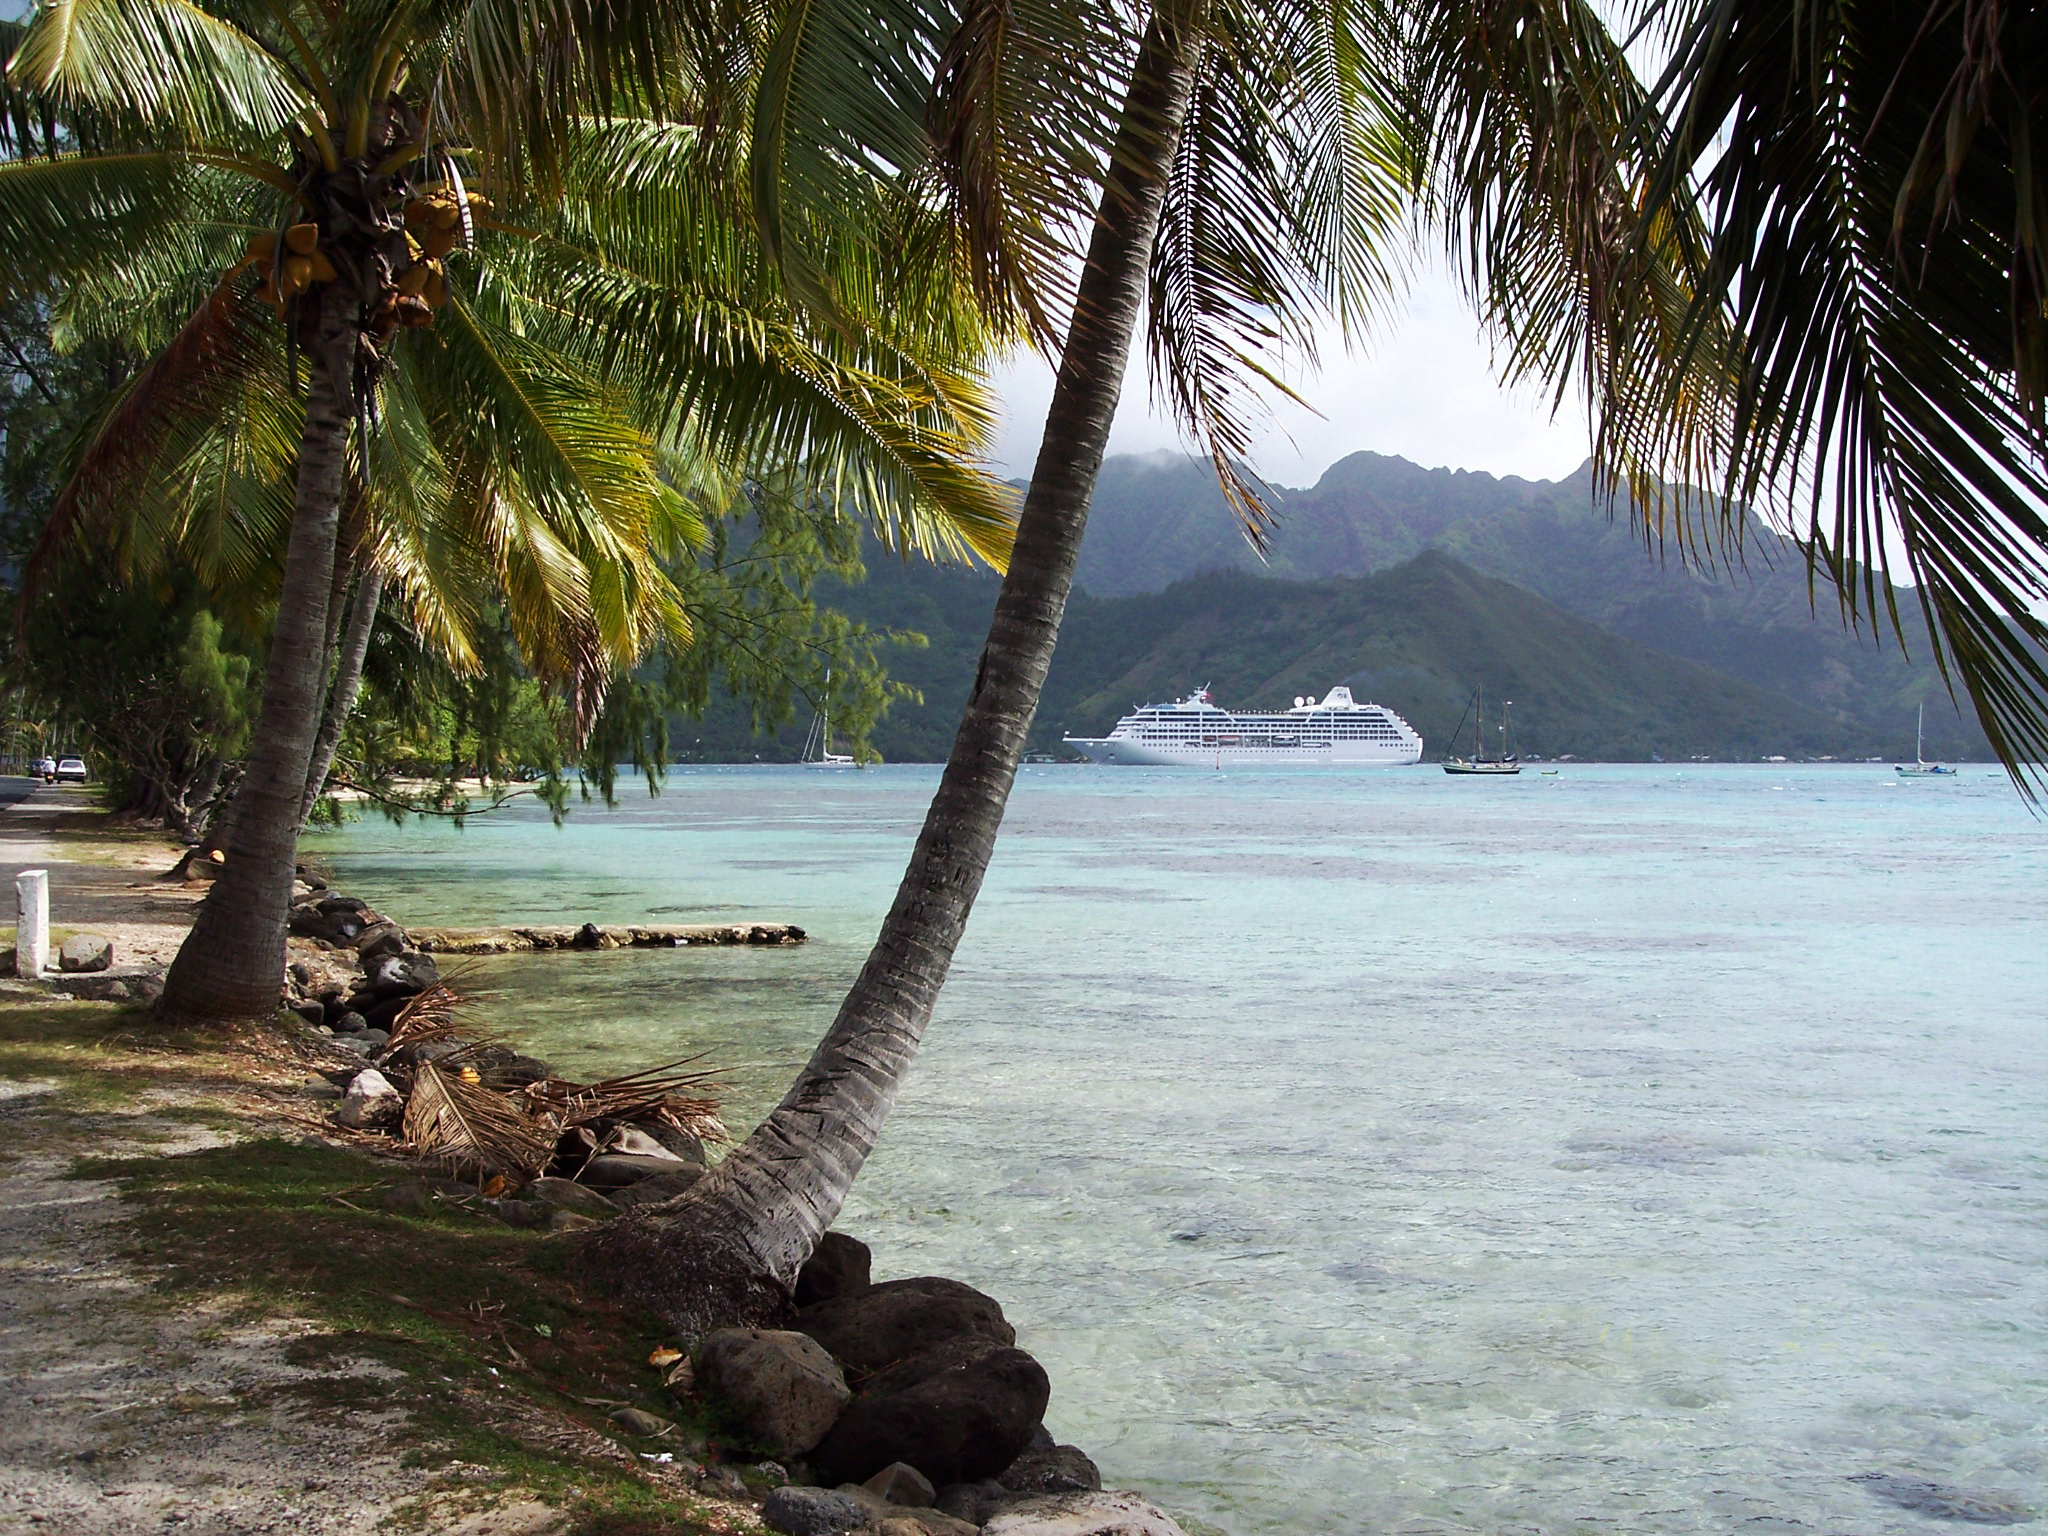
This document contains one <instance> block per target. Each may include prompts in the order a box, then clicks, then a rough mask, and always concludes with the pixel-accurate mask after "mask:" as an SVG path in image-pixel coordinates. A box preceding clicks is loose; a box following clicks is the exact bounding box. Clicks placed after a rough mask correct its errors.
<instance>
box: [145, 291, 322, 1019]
mask: <svg viewBox="0 0 2048 1536" xmlns="http://www.w3.org/2000/svg"><path fill="white" fill-rule="evenodd" d="M313 291H314V293H315V294H317V295H318V302H319V306H320V313H319V318H318V330H317V332H316V334H315V337H314V340H313V344H312V346H311V347H310V348H308V357H307V360H308V362H309V364H310V370H309V378H308V383H307V393H306V426H305V435H304V436H303V437H302V438H301V440H300V443H299V478H298V497H297V504H296V506H295V508H294V510H293V513H292V534H291V545H290V548H289V550H288V551H287V553H286V555H285V563H284V586H283V589H282V590H281V591H280V593H279V595H278V604H277V627H276V629H275V631H274V632H273V633H272V636H271V641H270V663H269V667H268V669H267V671H266V672H265V674H264V678H263V706H262V710H261V713H260V714H258V716H257V720H256V732H255V737H254V740H253V742H252V744H251V746H250V749H249V760H248V764H247V766H246V767H245V769H244V770H243V776H242V783H241V786H240V788H239V789H238V791H237V792H236V795H235V800H234V806H233V809H232V811H231V813H230V825H229V829H228V835H227V841H226V844H225V846H224V850H223V851H224V852H225V854H226V862H225V863H224V864H223V866H222V868H221V873H220V878H219V879H218V880H216V881H214V883H213V889H212V891H210V892H209V893H208V895H207V898H206V903H205V905H204V906H202V907H201V908H200V909H199V919H198V921H197V922H195V923H194V924H193V925H192V931H191V932H190V933H189V934H187V935H186V936H185V942H184V944H183V946H182V947H181V948H180V949H179V950H178V957H177V959H176V960H174V961H172V962H171V970H170V974H169V975H168V976H167V977H166V978H165V980H164V995H163V999H162V1001H161V1002H160V1003H159V1004H158V1007H159V1009H160V1011H161V1012H162V1013H164V1014H165V1015H167V1016H171V1017H179V1018H192V1019H208V1020H210V1019H230V1018H268V1017H269V1016H270V1015H271V1014H273V1013H275V1012H276V1011H277V1006H278V998H279V995H280V993H281V991H282V989H283V985H284V925H285V917H286V914H287V912H288V910H289V908H290V905H291V892H292V874H293V868H294V862H295V858H296V855H297V852H298V844H299V804H300V801H301V800H302V799H303V798H304V795H305V790H306V765H307V762H308V760H309V759H310V758H311V757H312V753H313V739H314V734H315V732H316V731H317V730H318V728H319V724H320V718H319V717H320V701H321V697H322V693H323V688H322V685H323V684H324V683H325V682H326V679H327V651H326V641H327V613H328V607H329V602H330V592H331V587H332V583H333V579H334V558H335V539H336V535H337V533H338V531H339V526H340V517H341V500H342V483H343V475H344V472H345V470H346V468H347V461H348V434H349V428H350V427H351V426H352V425H353V424H354V421H355V362H356V344H357V336H358V335H359V333H360V330H361V319H360V315H359V313H358V311H359V309H360V307H361V306H360V305H359V303H358V302H357V300H356V297H355V295H354V294H353V293H349V292H346V291H345V285H344V284H342V283H327V284H323V285H322V286H321V287H319V288H317V289H315V290H313Z"/></svg>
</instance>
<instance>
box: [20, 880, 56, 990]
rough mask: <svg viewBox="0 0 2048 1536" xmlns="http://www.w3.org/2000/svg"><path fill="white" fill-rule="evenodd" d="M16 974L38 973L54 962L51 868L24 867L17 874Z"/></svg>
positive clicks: (41, 972) (36, 975) (28, 974)
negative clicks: (51, 932) (52, 953)
mask: <svg viewBox="0 0 2048 1536" xmlns="http://www.w3.org/2000/svg"><path fill="white" fill-rule="evenodd" d="M14 894H15V895H16V897H17V898H19V900H18V904H17V906H16V908H15V910H16V913H17V914H18V915H17V917H16V919H15V924H14V974H15V975H17V976H27V977H31V978H33V977H38V976H41V975H42V974H43V967H44V966H46V965H48V964H49V963H50V872H49V871H48V870H46V869H24V870H23V871H22V872H21V873H20V874H18V875H16V876H15V877H14Z"/></svg>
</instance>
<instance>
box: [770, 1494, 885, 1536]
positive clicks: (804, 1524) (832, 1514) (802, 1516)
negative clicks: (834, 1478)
mask: <svg viewBox="0 0 2048 1536" xmlns="http://www.w3.org/2000/svg"><path fill="white" fill-rule="evenodd" d="M761 1522H762V1524H764V1525H766V1526H767V1527H768V1529H769V1530H771V1531H781V1532H783V1533H784V1536H844V1533H845V1532H847V1531H852V1530H858V1529H859V1528H860V1527H861V1526H863V1525H866V1524H867V1523H868V1507H867V1505H865V1504H863V1503H862V1502H861V1501H860V1500H859V1499H856V1498H855V1497H854V1496H853V1495H852V1494H850V1493H834V1492H832V1491H831V1490H830V1489H827V1488H777V1489H775V1490H774V1491H773V1492H771V1493H770V1494H769V1495H768V1497H767V1498H766V1499H764V1500H762V1501H761Z"/></svg>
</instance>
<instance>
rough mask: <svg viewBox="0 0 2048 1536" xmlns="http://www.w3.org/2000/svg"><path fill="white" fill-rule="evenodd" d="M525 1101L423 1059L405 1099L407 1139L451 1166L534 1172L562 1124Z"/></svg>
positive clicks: (422, 1152) (550, 1149)
mask: <svg viewBox="0 0 2048 1536" xmlns="http://www.w3.org/2000/svg"><path fill="white" fill-rule="evenodd" d="M444 1059H445V1058H444ZM529 1102H530V1101H528V1100H527V1099H525V1098H524V1097H523V1096H521V1095H517V1094H505V1093H499V1092H498V1091H497V1090H496V1089H493V1088H489V1087H486V1086H485V1085H484V1084H482V1083H480V1082H478V1083H471V1082H465V1081H464V1080H463V1078H462V1077H461V1075H460V1072H459V1070H458V1071H443V1070H442V1069H441V1068H440V1067H439V1066H438V1065H437V1064H436V1063H433V1062H426V1061H423V1062H421V1063H420V1064H419V1066H418V1068H417V1069H416V1070H415V1071H414V1073H413V1084H412V1097H411V1098H409V1099H408V1100H407V1101H406V1105H405V1139H406V1141H407V1142H408V1143H410V1144H411V1146H412V1148H413V1150H415V1151H416V1152H418V1153H420V1155H422V1156H424V1157H432V1158H438V1159H440V1160H441V1161H443V1162H445V1163H447V1164H449V1165H450V1166H451V1167H454V1168H458V1169H466V1168H474V1169H478V1170H480V1171H483V1172H486V1173H521V1174H529V1175H530V1174H537V1173H539V1172H540V1171H541V1170H542V1169H544V1168H545V1167H547V1165H548V1160H549V1159H550V1158H552V1157H553V1156H554V1152H555V1140H556V1137H557V1135H558V1134H559V1132H560V1127H559V1126H558V1124H557V1123H556V1121H555V1120H554V1118H553V1117H552V1116H551V1115H548V1114H546V1113H541V1114H535V1113H533V1112H532V1110H531V1109H529V1107H528V1105H529Z"/></svg>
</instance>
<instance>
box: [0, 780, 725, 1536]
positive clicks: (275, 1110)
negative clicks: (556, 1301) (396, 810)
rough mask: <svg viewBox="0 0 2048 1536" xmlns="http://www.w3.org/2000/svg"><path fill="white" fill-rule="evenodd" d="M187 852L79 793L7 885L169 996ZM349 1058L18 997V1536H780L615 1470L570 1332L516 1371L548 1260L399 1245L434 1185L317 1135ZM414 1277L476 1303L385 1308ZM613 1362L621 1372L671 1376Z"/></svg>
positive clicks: (2, 1154)
mask: <svg viewBox="0 0 2048 1536" xmlns="http://www.w3.org/2000/svg"><path fill="white" fill-rule="evenodd" d="M178 851H179V850H178V849H177V847H176V846H175V845H173V844H171V843H170V842H168V841H167V840H165V839H164V838H163V837H161V836H160V835H151V834H147V833H138V832H128V831H122V830H117V829H111V828H109V827H107V825H106V818H105V817H104V815H103V814H102V813H100V812H99V811H97V810H96V809H94V808H93V806H92V803H91V798H90V795H89V793H88V792H84V791H80V790H76V789H71V788H68V787H42V788H38V789H37V790H35V791H34V793H33V794H32V795H31V796H30V797H29V799H28V800H26V801H25V802H21V803H17V804H13V805H9V806H7V807H6V808H5V809H4V810H0V866H4V874H5V876H6V878H7V884H8V885H11V882H12V876H13V875H14V874H15V873H16V872H18V871H20V870H22V869H26V868H43V869H47V870H48V871H49V873H50V887H51V908H52V912H51V917H52V924H51V926H52V929H53V932H54V934H62V933H64V932H65V931H90V932H94V933H99V934H103V935H105V936H106V937H108V938H110V939H111V940H112V941H113V942H114V945H115V950H116V958H117V970H121V969H137V968H142V967H161V966H163V965H165V964H167V963H168V962H169V960H170V958H171V956H172V955H173V954H174V953H175V951H176V948H177V945H178V943H179V941H180V940H181V939H182V938H183V936H184V934H185V932H186V930H187V928H188V927H189V925H190V922H191V915H192V912H193V909H194V908H195V906H196V904H197V903H198V901H199V900H200V899H201V897H202V896H203V894H204V889H205V888H204V887H190V888H188V887H186V886H185V885H183V884H182V883H180V882H174V881H168V880H164V879H163V878H162V874H163V871H165V870H166V869H168V868H169V867H170V866H171V864H172V863H173V862H174V860H175V858H176V856H177V853H178ZM0 901H5V902H6V903H7V904H8V905H9V906H10V907H11V903H12V896H11V892H10V891H9V890H8V889H7V885H0ZM7 915H8V916H10V917H11V916H12V912H11V911H9V912H8V913H7ZM0 942H7V943H11V942H12V934H11V931H10V932H9V933H7V934H5V935H0ZM330 1054H331V1053H329V1052H326V1051H323V1049H322V1047H321V1044H320V1042H318V1041H313V1040H307V1039H300V1038H298V1037H295V1036H293V1035H291V1034H290V1033H289V1032H286V1031H270V1030H260V1029H259V1030H254V1031H249V1032H242V1033H222V1034H219V1035H213V1034H208V1033H199V1034H192V1035H180V1034H173V1033H171V1032H167V1031H165V1030H164V1029H163V1028H162V1026H160V1025H158V1024H157V1023H156V1021H155V1020H154V1019H152V1018H150V1017H149V1016H148V1015H147V1014H146V1013H145V1012H143V1011H141V1010H140V1009H138V1008H135V1007H133V1006H129V1005H121V1004H108V1003H97V1002H83V1001H74V1000H70V999H67V998H64V997H60V996H54V995H52V994H51V992H50V991H49V990H48V989H47V987H46V986H43V985H38V984H35V983H31V982H24V981H17V980H15V979H14V978H13V977H11V976H8V977H5V978H0V1395H4V1397H5V1400H6V1402H7V1404H8V1411H7V1412H6V1413H4V1414H0V1536H14V1533H22V1536H27V1533H42V1532H60V1531H61V1532H65V1533H67V1536H69V1533H77V1536H123V1533H133V1532H162V1531H178V1532H181V1533H191V1536H256V1533H259V1532H308V1533H320V1536H375V1533H378V1532H383V1531H389V1530H392V1529H402V1530H429V1531H434V1532H437V1533H446V1536H458V1533H459V1536H566V1533H568V1532H570V1531H572V1530H574V1531H581V1530H585V1529H593V1528H600V1527H601V1528H602V1529H605V1530H625V1529H627V1528H628V1526H627V1525H626V1524H622V1523H620V1522H621V1521H622V1520H624V1519H625V1518H626V1516H625V1514H624V1513H623V1512H624V1511H628V1510H630V1511H636V1512H641V1513H643V1514H644V1515H645V1516H646V1517H648V1518H647V1523H645V1524H634V1525H631V1527H630V1528H631V1529H633V1530H636V1531H638V1530H645V1531H647V1532H649V1533H654V1532H657V1531H658V1532H661V1533H664V1536H666V1533H675V1536H747V1533H755V1532H759V1531H760V1530H761V1527H760V1525H759V1523H758V1521H757V1520H756V1519H755V1518H754V1511H753V1508H752V1506H751V1505H750V1504H749V1503H747V1502H745V1501H743V1500H739V1501H727V1500H724V1499H722V1498H720V1497H718V1496H717V1495H716V1494H715V1493H712V1492H707V1490H706V1489H704V1488H701V1487H699V1486H698V1485H697V1484H696V1483H695V1482H694V1481H686V1480H685V1479H684V1478H683V1477H682V1475H681V1472H680V1469H671V1468H670V1467H668V1466H666V1465H663V1464H661V1463H662V1462H665V1461H667V1460H668V1459H669V1458H666V1457H659V1458H657V1457H653V1456H649V1455H641V1454H639V1448H638V1447H637V1446H629V1445H622V1444H620V1443H619V1439H620V1433H619V1432H618V1431H617V1430H616V1429H615V1428H614V1427H613V1426H611V1425H610V1424H609V1423H608V1422H607V1420H606V1418H605V1413H606V1406H597V1407H592V1406H588V1405H591V1404H603V1405H607V1406H608V1405H609V1403H610V1397H609V1396H608V1395H607V1396H604V1397H600V1396H599V1395H597V1394H599V1393H605V1394H610V1393H613V1392H616V1391H619V1390H621V1389H622V1387H621V1386H614V1385H612V1382H611V1380H610V1379H609V1378H607V1379H605V1380H602V1381H587V1380H583V1379H579V1378H578V1377H577V1376H575V1375H574V1374H564V1372H563V1371H561V1370H557V1371H556V1372H555V1374H553V1375H552V1376H551V1375H549V1374H547V1372H546V1370H545V1369H544V1368H543V1367H542V1366H541V1365H540V1363H539V1348H538V1347H537V1346H540V1347H545V1346H546V1344H547V1343H548V1342H549V1341H548V1340H546V1339H542V1338H540V1337H538V1335H546V1334H548V1333H549V1330H548V1329H545V1328H542V1329H539V1330H537V1331H536V1330H527V1331H524V1336H523V1339H522V1344H523V1348H522V1347H520V1346H515V1345H513V1344H511V1343H510V1342H509V1340H510V1338H511V1337H512V1335H509V1334H507V1333H506V1330H505V1327H504V1325H503V1324H502V1323H501V1322H500V1321H498V1315H499V1314H500V1313H502V1312H503V1311H504V1310H505V1308H506V1306H507V1305H508V1304H509V1305H512V1306H515V1307H517V1306H521V1305H525V1306H532V1305H536V1304H537V1303H536V1302H535V1301H534V1300H533V1296H534V1294H535V1290H534V1283H533V1281H532V1279H531V1276H530V1275H529V1274H528V1272H527V1271H526V1270H524V1269H522V1268H520V1267H519V1266H518V1263H517V1262H516V1261H517V1260H519V1259H520V1257H521V1255H522V1254H523V1253H524V1251H525V1250H523V1249H519V1248H516V1247H515V1248H512V1249H509V1250H508V1249H507V1248H506V1245H507V1244H523V1243H538V1242H539V1241H541V1240H540V1239H537V1238H534V1237H531V1236H530V1235H528V1234H515V1233H511V1232H510V1231H509V1230H508V1229H505V1228H503V1227H501V1226H500V1225H498V1224H496V1223H491V1222H472V1223H470V1224H469V1225H468V1226H461V1225H457V1224H454V1223H440V1224H430V1223H425V1222H418V1221H402V1220H400V1219H399V1218H398V1217H394V1216H388V1215H385V1214H384V1213H383V1211H382V1210H381V1208H380V1207H379V1206H378V1204H377V1195H376V1190H377V1189H378V1187H379V1186H381V1185H383V1184H386V1183H390V1182H392V1181H394V1180H396V1179H399V1178H403V1177H406V1176H408V1173H409V1165H402V1164H396V1163H392V1162H389V1161H388V1160H376V1159H371V1158H367V1157H364V1156H363V1155H362V1154H360V1153H359V1152H356V1151H354V1150H352V1149H349V1148H344V1147H337V1146H335V1145H333V1144H332V1143H331V1142H330V1141H328V1140H327V1139H326V1138H325V1137H323V1136H322V1135H320V1134H319V1133H320V1132H322V1131H324V1130H325V1129H326V1120H325V1111H326V1109H327V1108H328V1099H327V1098H323V1097H322V1096H321V1092H322V1091H323V1090H324V1091H325V1092H326V1093H327V1094H328V1095H329V1096H330V1097H331V1089H327V1088H326V1085H325V1080H324V1079H321V1078H319V1077H318V1076H316V1075H313V1074H312V1069H314V1068H317V1067H321V1066H325V1065H331V1064H332V1063H330V1062H329V1061H328V1060H327V1057H328V1055H330ZM293 1158H296V1159H298V1160H300V1162H301V1163H303V1164H304V1166H303V1168H302V1169H296V1170H294V1172H293V1173H292V1175H291V1176H290V1177H289V1178H280V1177H278V1176H277V1175H275V1174H274V1173H273V1172H272V1171H271V1170H272V1169H273V1167H274V1166H275V1165H277V1164H279V1163H281V1162H284V1161H288V1160H290V1159H293ZM123 1159H126V1160H129V1161H127V1162H126V1163H124V1162H122V1161H121V1160H123ZM124 1169H125V1170H126V1171H125V1172H124V1171H123V1170H124ZM365 1191H368V1192H367V1193H365ZM236 1211H241V1212H243V1214H242V1215H241V1216H240V1217H239V1218H238V1217H237V1216H236V1215H234V1214H233V1213H234V1212H236ZM236 1244H246V1245H250V1251H249V1252H247V1253H243V1254H241V1255H239V1256H237V1255H236V1254H235V1252H234V1251H233V1249H234V1245H236ZM266 1245H267V1246H266ZM464 1245H470V1246H474V1247H480V1249H481V1252H480V1253H478V1254H474V1255H470V1256H468V1257H467V1258H466V1259H465V1258H464ZM358 1254H359V1255H360V1258H357V1257H356V1255H358ZM292 1266H296V1267H297V1268H298V1269H299V1270H300V1271H302V1274H301V1275H299V1276H297V1277H287V1276H286V1275H285V1273H284V1272H285V1270H286V1269H287V1268H290V1267H292ZM557 1267H559V1266H557ZM546 1273H548V1274H552V1273H553V1271H551V1270H549V1271H546ZM398 1274H403V1275H405V1276H406V1277H407V1278H406V1282H405V1283H406V1289H407V1290H408V1291H411V1292H413V1293H414V1295H415V1296H430V1294H431V1293H430V1292H429V1291H427V1290H425V1289H422V1287H425V1286H428V1285H431V1284H433V1283H434V1277H436V1276H439V1277H441V1278H442V1279H443V1281H444V1282H445V1283H448V1284H450V1285H452V1287H453V1288H454V1290H455V1292H456V1297H455V1299H453V1300H450V1301H447V1302H445V1303H443V1305H442V1306H441V1307H438V1308H437V1307H436V1306H434V1305H433V1304H432V1301H429V1302H425V1303H423V1302H419V1301H412V1300H407V1299H406V1298H404V1297H400V1296H396V1295H387V1294H385V1293H386V1292H388V1291H389V1290H390V1287H391V1279H390V1277H391V1276H393V1275H398ZM522 1283H524V1285H525V1291H524V1292H523V1293H522V1289H521V1287H522ZM556 1283H559V1282H556ZM522 1297H523V1299H522ZM490 1298H496V1299H495V1300H493V1299H490ZM507 1298H510V1300H509V1302H508V1300H507ZM435 1299H438V1298H435ZM458 1308H460V1309H462V1310H457V1309H458ZM472 1313H473V1314H474V1315H472ZM571 1315H572V1316H573V1315H574V1314H571ZM558 1331H560V1332H563V1333H565V1334H566V1333H567V1332H568V1330H567V1329H566V1328H563V1329H559V1330H558ZM604 1342H605V1349H604V1351H603V1353H602V1355H601V1358H600V1365H599V1369H602V1370H606V1371H611V1370H616V1369H618V1368H619V1367H625V1368H626V1372H627V1373H629V1372H630V1368H631V1367H632V1366H633V1365H635V1364H636V1363H637V1360H636V1358H635V1354H634V1351H635V1350H637V1351H638V1352H639V1353H640V1354H644V1353H645V1350H646V1347H647V1346H646V1343H645V1341H644V1340H640V1341H636V1340H634V1339H632V1338H616V1337H614V1338H608V1339H606V1340H605V1341H604ZM649 1379H650V1380H658V1374H651V1375H650V1377H649ZM458 1405H459V1406H458Z"/></svg>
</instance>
